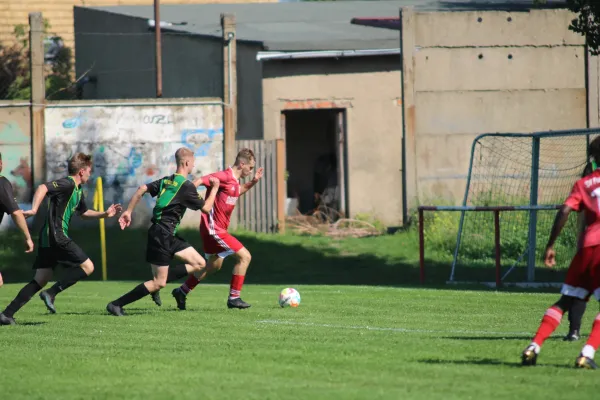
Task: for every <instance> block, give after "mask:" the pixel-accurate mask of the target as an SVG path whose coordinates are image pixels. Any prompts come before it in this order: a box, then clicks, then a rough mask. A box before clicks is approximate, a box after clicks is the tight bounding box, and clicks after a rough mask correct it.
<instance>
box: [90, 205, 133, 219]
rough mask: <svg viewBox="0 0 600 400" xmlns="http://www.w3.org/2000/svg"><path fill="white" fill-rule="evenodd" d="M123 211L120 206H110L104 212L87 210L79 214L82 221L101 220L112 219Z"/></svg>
mask: <svg viewBox="0 0 600 400" xmlns="http://www.w3.org/2000/svg"><path fill="white" fill-rule="evenodd" d="M121 211H123V207H121V205H120V204H111V205H110V207H108V208H107V209H106V211H105V212H100V211H94V210H87V211H86V212H84V213H83V214H81V218H84V219H102V218H112V217H114V216H115V215H117V214H119V213H120V212H121Z"/></svg>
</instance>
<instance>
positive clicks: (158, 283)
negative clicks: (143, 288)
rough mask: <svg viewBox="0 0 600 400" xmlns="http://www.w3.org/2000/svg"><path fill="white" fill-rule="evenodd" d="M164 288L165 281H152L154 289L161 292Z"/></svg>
mask: <svg viewBox="0 0 600 400" xmlns="http://www.w3.org/2000/svg"><path fill="white" fill-rule="evenodd" d="M165 286H167V280H166V279H155V280H154V289H156V290H161V289H162V288H164V287H165Z"/></svg>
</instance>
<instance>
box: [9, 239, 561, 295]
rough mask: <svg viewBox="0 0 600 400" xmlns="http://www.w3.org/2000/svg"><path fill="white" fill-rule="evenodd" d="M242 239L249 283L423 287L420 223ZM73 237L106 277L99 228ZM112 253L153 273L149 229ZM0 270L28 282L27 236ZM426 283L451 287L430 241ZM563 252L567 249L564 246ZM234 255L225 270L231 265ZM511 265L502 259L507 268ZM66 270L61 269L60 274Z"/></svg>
mask: <svg viewBox="0 0 600 400" xmlns="http://www.w3.org/2000/svg"><path fill="white" fill-rule="evenodd" d="M181 235H182V236H183V237H184V238H185V239H186V240H188V241H189V242H190V243H191V244H192V245H194V246H195V247H196V248H197V249H201V248H202V242H201V239H200V235H199V233H198V231H197V230H183V231H182V232H181ZM235 235H236V237H238V238H239V239H240V241H241V242H242V243H243V244H244V245H245V246H246V247H247V248H248V249H249V250H250V252H251V253H252V264H251V267H250V272H249V274H248V282H249V283H255V284H258V283H262V284H287V283H289V282H293V283H295V284H321V285H324V284H327V285H344V284H345V285H353V284H358V285H384V286H406V285H420V280H419V245H418V234H417V232H416V230H415V229H410V230H407V231H401V232H398V233H396V234H394V235H382V236H377V237H367V238H346V239H340V240H337V239H332V238H329V237H325V236H298V235H291V234H288V235H270V234H254V233H250V232H236V233H235ZM71 237H72V238H73V239H74V240H75V241H76V242H77V243H78V244H79V245H80V246H81V247H82V249H83V250H84V251H85V252H86V253H87V254H88V255H89V256H90V258H91V259H92V261H94V263H95V265H96V272H95V273H94V274H93V275H92V276H91V277H90V279H91V280H98V279H101V276H102V275H101V272H100V268H101V263H100V260H101V257H100V246H99V234H98V230H97V228H96V229H79V230H72V231H71ZM106 238H107V249H108V250H107V259H108V268H107V269H108V277H109V280H141V279H146V278H147V277H148V273H149V272H148V269H149V268H148V266H147V265H146V263H145V261H144V260H145V249H146V230H143V229H139V230H136V229H132V230H126V231H121V230H118V229H115V228H112V227H111V228H108V229H107V233H106ZM0 243H2V246H0V265H1V267H0V271H2V272H3V273H4V278H5V280H6V282H9V283H11V282H28V281H29V280H30V279H31V274H32V271H31V265H32V263H33V260H34V259H35V254H24V253H22V252H21V251H20V249H21V248H22V243H21V238H20V236H19V235H18V234H16V233H15V232H8V233H3V234H2V235H0ZM425 257H426V284H427V285H429V286H439V285H445V283H446V281H447V280H448V278H449V276H450V268H451V262H452V257H450V256H449V255H448V254H447V252H445V250H440V249H439V248H438V247H436V246H434V244H433V243H432V242H431V241H426V248H425ZM558 257H559V260H560V258H561V257H562V258H564V257H565V255H564V253H561V252H559V254H558ZM232 262H233V260H232V259H227V260H226V261H225V265H224V267H223V269H224V270H225V271H230V270H231V266H232ZM511 265H512V264H511V263H510V262H509V261H508V260H504V264H503V272H504V271H506V270H507V269H508V268H509V267H510V266H511ZM457 271H458V272H459V274H458V275H457V276H458V277H460V280H471V281H488V282H489V281H494V279H495V272H494V271H495V270H494V259H493V257H488V258H487V259H480V260H471V261H469V262H468V264H464V263H463V264H461V265H460V266H459V267H458V269H457ZM58 276H60V272H59V273H58ZM525 277H526V269H525V268H523V267H520V268H517V269H516V270H515V271H514V272H512V273H511V275H510V276H509V280H513V281H523V280H525ZM229 279H230V276H229V274H228V273H220V274H218V275H216V276H214V277H211V278H210V282H212V283H228V282H229ZM536 279H539V280H540V281H550V282H561V281H562V280H563V279H564V269H557V270H548V269H546V268H538V269H537V270H536Z"/></svg>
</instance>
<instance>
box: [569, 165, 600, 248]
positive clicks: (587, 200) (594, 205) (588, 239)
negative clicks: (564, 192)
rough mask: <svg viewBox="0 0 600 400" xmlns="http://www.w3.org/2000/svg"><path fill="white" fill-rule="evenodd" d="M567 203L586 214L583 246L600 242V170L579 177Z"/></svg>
mask: <svg viewBox="0 0 600 400" xmlns="http://www.w3.org/2000/svg"><path fill="white" fill-rule="evenodd" d="M565 205H566V206H568V207H570V208H572V209H573V210H575V211H583V212H584V215H585V224H586V228H585V232H584V233H583V247H590V246H596V245H599V244H600V170H597V171H594V172H592V173H591V174H589V175H586V176H584V177H583V178H581V179H579V180H578V181H577V182H575V185H573V189H572V190H571V194H570V195H569V197H568V198H567V200H565Z"/></svg>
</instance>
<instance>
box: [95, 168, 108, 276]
mask: <svg viewBox="0 0 600 400" xmlns="http://www.w3.org/2000/svg"><path fill="white" fill-rule="evenodd" d="M94 209H95V210H96V211H100V212H104V193H103V190H102V178H101V177H98V178H97V179H96V193H94ZM99 222H100V250H101V254H102V280H103V281H105V280H106V278H107V277H106V235H105V231H104V218H102V219H101V220H100V221H99Z"/></svg>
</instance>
